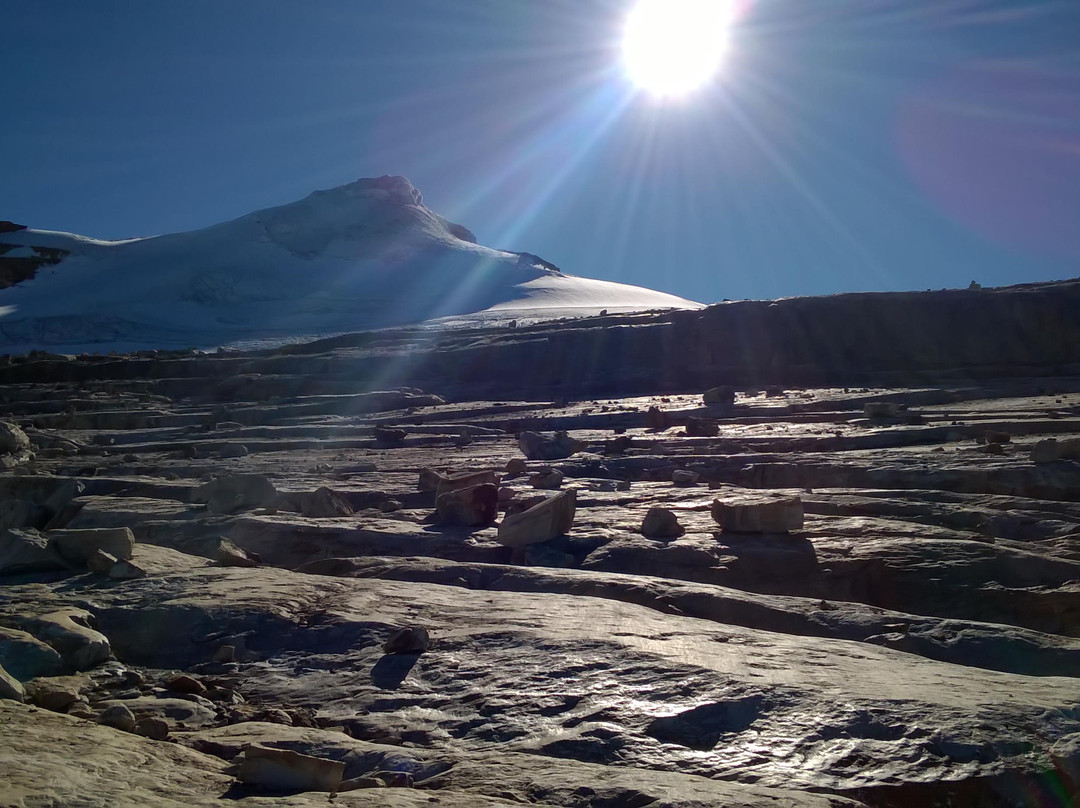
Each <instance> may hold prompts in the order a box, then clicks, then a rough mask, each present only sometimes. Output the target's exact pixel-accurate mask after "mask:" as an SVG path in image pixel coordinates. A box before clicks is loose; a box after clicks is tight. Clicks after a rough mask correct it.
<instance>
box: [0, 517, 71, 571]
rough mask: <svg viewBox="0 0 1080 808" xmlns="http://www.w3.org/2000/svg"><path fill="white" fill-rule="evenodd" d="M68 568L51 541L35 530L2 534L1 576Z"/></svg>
mask: <svg viewBox="0 0 1080 808" xmlns="http://www.w3.org/2000/svg"><path fill="white" fill-rule="evenodd" d="M67 568H68V565H67V564H66V563H65V562H64V560H63V559H62V558H61V557H60V555H59V554H58V553H57V552H56V550H55V549H54V548H53V547H52V546H51V545H50V543H49V540H48V539H47V538H45V536H43V535H42V534H40V533H39V532H38V531H36V530H34V529H33V528H23V529H8V530H4V531H2V532H0V575H13V574H18V573H24V572H47V571H49V570H62V569H67Z"/></svg>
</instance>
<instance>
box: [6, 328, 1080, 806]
mask: <svg viewBox="0 0 1080 808" xmlns="http://www.w3.org/2000/svg"><path fill="white" fill-rule="evenodd" d="M551 327H552V328H557V326H551ZM520 336H521V335H520V334H517V335H515V338H520ZM386 338H387V339H389V338H390V337H386ZM373 339H374V338H373ZM461 339H462V340H464V338H461ZM490 339H494V337H491V338H490ZM351 350H353V349H352V348H351V347H350V348H341V349H336V348H333V347H327V348H326V350H325V354H318V353H312V354H310V355H306V356H304V360H305V363H306V368H305V370H304V372H303V373H302V374H301V373H295V374H291V373H287V374H274V373H262V374H260V375H250V376H246V377H243V378H245V379H246V381H243V382H242V381H241V378H242V377H241V376H240V375H238V374H237V373H236V370H237V368H238V367H240V366H252V365H260V364H261V366H263V367H264V368H266V367H272V366H273V362H274V361H277V360H275V355H269V356H268V355H243V354H230V353H221V354H214V355H202V354H182V355H180V354H177V355H166V354H155V355H150V356H140V357H134V356H133V357H110V358H98V359H95V358H90V357H87V358H81V359H80V358H68V359H65V358H62V357H61V358H55V357H53V358H50V359H47V360H45V359H37V360H35V359H33V358H28V359H23V360H20V361H19V362H15V363H13V364H9V365H8V366H6V367H0V382H3V386H2V387H0V420H3V421H5V422H9V423H10V424H11V425H12V426H13V427H16V428H18V429H19V430H20V431H21V432H22V433H24V434H25V436H26V438H27V441H28V443H27V444H26V445H23V444H22V442H19V445H18V446H15V447H14V448H13V451H12V452H11V453H9V454H8V455H7V457H8V458H9V462H8V463H7V466H6V470H5V471H4V473H3V475H2V476H0V500H2V503H0V505H3V503H20V504H8V505H3V507H0V513H3V514H4V516H5V519H6V521H5V530H6V531H8V532H5V533H4V534H2V535H3V538H2V539H0V560H2V559H4V558H9V557H10V558H13V559H15V558H18V557H20V556H18V553H17V552H16V551H19V552H22V551H23V549H24V548H25V546H27V545H26V542H30V544H31V545H32V546H33V548H34V552H36V553H38V555H35V556H34V558H35V565H34V566H33V568H26V567H25V566H23V567H19V566H12V567H11V568H10V569H3V570H0V667H2V668H3V670H5V671H6V672H7V681H8V682H9V685H8V687H7V690H6V691H5V692H10V693H12V694H15V693H17V692H19V693H21V694H22V698H24V701H20V700H19V699H18V698H8V699H0V804H2V805H5V806H6V805H14V806H25V808H29V807H30V806H38V805H86V806H97V805H100V806H111V805H149V806H156V805H162V806H170V805H199V806H202V805H226V804H232V803H239V804H242V805H247V804H249V805H259V806H262V805H267V806H270V805H277V806H305V805H314V804H326V802H327V799H328V796H327V794H326V793H325V791H308V790H305V789H306V788H307V787H308V786H295V785H294V786H293V787H286V786H282V785H281V783H313V784H317V785H318V787H320V788H323V787H326V788H336V789H337V793H336V794H335V796H334V802H335V804H341V805H353V804H355V805H375V806H378V805H386V806H390V805H394V806H401V805H405V806H408V805H432V804H435V805H446V806H459V805H460V806H472V805H500V806H501V805H523V804H535V805H550V806H565V807H566V808H638V807H639V806H640V807H641V808H644V806H657V808H661V807H663V806H668V807H670V808H691V806H695V807H696V806H713V805H718V806H746V807H747V808H750V807H751V806H753V807H754V808H757V806H808V807H809V806H814V807H815V808H816V807H817V806H821V808H828V807H830V806H832V807H834V808H839V807H840V806H845V807H850V808H856V806H864V807H865V808H871V807H877V806H881V807H882V808H901V807H903V808H907V807H908V806H911V807H914V806H960V805H963V806H992V807H993V808H997V806H1003V807H1004V806H1026V805H1058V804H1063V805H1067V804H1069V802H1068V800H1069V799H1072V798H1073V797H1074V796H1075V794H1076V791H1077V785H1078V783H1077V772H1078V770H1080V759H1078V758H1077V753H1076V749H1077V748H1078V746H1080V745H1078V743H1077V740H1076V739H1077V738H1078V737H1080V461H1077V460H1074V459H1070V458H1069V457H1068V456H1063V455H1061V453H1059V456H1058V457H1057V458H1056V459H1051V460H1048V461H1046V462H1043V461H1044V460H1045V458H1044V457H1042V456H1039V457H1038V459H1039V461H1040V462H1035V461H1034V460H1033V457H1032V450H1033V449H1034V447H1035V446H1036V445H1037V444H1038V443H1039V442H1040V441H1044V440H1046V439H1049V438H1054V439H1056V440H1058V441H1059V443H1060V444H1062V445H1064V444H1066V442H1067V441H1069V440H1070V439H1073V438H1076V437H1077V436H1078V435H1080V379H1076V378H1072V377H1067V376H1060V377H1045V378H1038V379H1031V378H1019V377H1018V378H998V377H995V378H988V379H982V380H977V381H973V380H966V381H963V382H945V381H941V380H938V381H936V382H934V383H932V384H920V385H915V384H909V385H893V386H889V387H884V386H875V387H866V386H860V387H840V386H830V387H801V388H790V389H787V388H784V389H778V388H776V387H770V389H769V390H764V389H761V390H755V389H753V388H752V387H750V386H746V385H742V386H740V385H736V386H734V387H733V388H732V389H733V390H734V396H735V397H734V402H731V401H730V400H729V399H730V396H728V395H726V394H725V395H724V396H719V397H718V396H716V395H711V396H710V397H709V401H710V403H709V404H708V405H706V404H705V403H704V402H703V399H702V393H703V392H704V391H705V390H706V389H707V388H706V386H701V388H700V389H679V388H676V389H668V388H658V389H657V390H656V392H655V394H653V395H639V394H638V393H640V390H635V391H633V394H632V395H631V394H627V393H625V392H620V391H619V390H618V389H614V388H613V389H612V390H610V391H608V392H609V394H606V395H600V396H596V395H591V396H590V397H586V396H584V395H582V396H577V397H575V396H573V395H571V396H567V397H565V398H563V399H562V400H559V401H551V400H544V399H542V398H533V399H531V400H530V399H529V398H508V399H507V400H501V399H494V398H492V397H491V396H490V395H488V393H489V392H490V390H489V389H488V386H487V384H486V383H485V384H483V385H480V386H479V387H477V388H476V389H472V388H470V387H469V385H468V383H467V379H464V378H463V380H462V381H461V383H460V384H458V385H456V386H454V387H453V389H449V388H448V389H442V388H438V389H431V390H425V391H421V390H418V389H415V388H391V389H386V390H381V391H372V390H371V389H370V385H369V382H370V379H369V378H368V377H361V376H360V375H357V376H355V377H354V376H350V375H348V374H344V373H342V372H340V371H341V362H342V361H344V360H343V356H344V357H345V358H347V357H348V356H349V355H351V354H349V351H351ZM467 350H468V347H467V346H463V345H459V346H458V347H457V348H454V349H453V350H451V354H453V356H451V357H450V359H448V361H452V362H463V361H464V358H463V357H464V353H465V352H467ZM454 351H458V353H457V354H454ZM276 356H278V357H279V358H280V359H281V361H282V362H284V361H285V359H288V360H289V362H292V361H293V360H294V359H295V356H294V355H293V354H290V353H289V352H288V351H285V352H283V353H281V354H280V355H276ZM282 357H284V358H282ZM346 364H347V363H346ZM35 365H36V366H38V367H37V370H36V375H35V372H32V370H33V366H35ZM709 387H716V384H713V385H709ZM717 402H719V403H717ZM881 403H891V404H894V405H896V406H895V407H893V406H890V407H886V406H873V405H875V404H881ZM867 405H872V406H869V407H868V406H867ZM652 408H655V410H656V411H659V412H660V413H661V414H662V415H663V418H657V416H656V415H655V414H654V415H652V416H650V415H649V411H650V409H652ZM868 413H869V415H868ZM702 424H705V426H702ZM387 430H390V431H393V434H394V440H393V441H388V440H387V439H386V436H387V434H389V433H388V432H387ZM560 433H565V434H562V435H560ZM523 434H530V435H536V436H538V437H531V436H530V437H529V438H527V439H526V440H525V441H524V442H522V441H521V440H519V438H520V436H521V435H523ZM545 436H546V437H545ZM545 441H547V442H545ZM550 442H555V443H557V444H558V445H559V447H560V448H559V451H558V452H539V453H537V452H536V451H533V448H534V447H535V446H542V445H544V446H546V445H551V444H550ZM237 445H242V446H244V447H245V448H246V450H247V451H246V453H239V452H236V451H234V450H233V449H231V448H230V447H235V446H237ZM523 445H524V446H525V447H526V448H528V449H529V452H530V453H531V454H533V455H536V458H535V459H529V458H528V457H526V456H525V453H524V451H523V448H522V447H523ZM990 446H994V447H996V448H995V449H992V450H991V449H989V448H988V447H990ZM556 454H558V455H565V456H561V457H554V456H553V455H556ZM1066 455H1067V453H1066ZM510 461H514V462H513V463H511V462H510ZM508 464H509V468H510V471H507V469H508ZM553 472H558V474H559V475H561V485H560V486H559V487H558V488H553V489H551V490H547V489H543V488H537V487H534V485H533V484H531V483H530V478H533V479H535V478H536V475H551V476H554V475H553ZM676 472H685V473H682V474H676ZM466 473H468V474H473V475H478V476H477V477H475V478H471V477H468V478H467V477H460V476H458V475H462V474H466ZM459 479H464V480H473V479H478V480H481V481H482V482H481V483H480V484H479V485H480V486H481V487H483V486H486V487H487V488H485V489H484V492H483V493H484V498H483V503H482V504H483V506H484V508H485V509H491V510H493V511H494V513H495V519H494V520H490V519H487V518H486V516H485V519H483V520H479V519H478V520H466V519H459V520H452V519H445V518H443V519H440V518H439V516H438V514H437V508H436V499H437V495H438V493H439V490H438V489H439V484H440V481H441V484H442V490H443V495H444V496H445V495H447V488H448V483H447V481H451V480H459ZM492 480H494V481H495V482H494V483H493V482H492ZM489 488H490V489H491V490H488V489H489ZM459 490H460V491H464V492H466V494H462V495H461V496H462V497H463V498H464V499H465V500H468V501H469V502H472V499H476V497H477V496H479V495H478V494H477V495H475V496H474V494H475V491H474V489H472V488H468V487H466V488H461V489H459ZM469 491H474V494H469V493H468V492H469ZM470 497H471V498H472V499H469V498H470ZM557 497H558V498H563V500H566V499H569V500H571V501H573V502H574V503H575V504H574V508H573V509H570V510H569V511H567V512H566V513H562V515H561V516H560V518H559V519H552V518H547V517H545V516H544V514H545V513H547V511H549V510H551V508H552V507H553V504H546V503H549V501H550V500H551V499H553V498H557ZM717 503H720V505H719V506H718V505H717ZM770 503H771V504H773V505H775V504H776V503H782V504H783V507H784V508H785V509H786V510H784V511H783V512H777V513H776V514H770V513H769V512H768V511H767V509H768V508H769V507H770ZM556 504H557V503H556ZM746 505H750V506H751V507H752V508H754V509H755V510H753V514H752V516H748V517H746V518H745V519H742V518H740V519H736V520H730V519H729V520H728V521H727V522H726V523H725V524H721V521H719V520H720V518H721V517H720V516H718V514H724V513H727V512H728V511H725V506H726V507H733V506H740V507H742V506H746ZM536 508H539V510H536V511H534V510H533V509H536ZM654 509H664V512H665V513H669V514H670V515H671V517H673V518H674V519H675V520H677V522H676V524H677V526H678V528H679V529H678V530H674V529H672V530H666V531H654V530H651V529H649V530H645V531H644V532H643V522H644V521H645V518H646V516H647V515H648V514H649V513H650V511H653V510H654ZM757 509H766V510H760V511H759V510H757ZM485 513H487V510H485ZM530 513H532V514H533V515H532V517H531V518H532V520H533V521H534V522H535V521H537V520H538V519H539V520H541V521H543V522H544V524H543V525H542V527H543V528H544V530H548V529H549V528H550V527H551V525H552V524H556V525H557V526H558V527H559V530H558V531H557V532H558V533H560V534H561V535H556V536H555V537H554V538H548V536H547V534H544V533H542V532H539V531H538V532H537V533H535V534H530V538H535V539H538V540H533V541H529V542H524V541H521V542H518V541H513V542H507V541H506V538H507V529H502V531H501V532H500V528H501V525H502V524H503V523H504V521H505V520H506V519H507V518H510V519H511V523H510V524H511V526H513V525H514V524H522V523H525V522H527V521H528V519H526V517H527V516H528V515H529V514H530ZM567 513H570V517H569V521H566V520H567ZM654 513H655V512H654ZM748 513H749V512H748ZM538 514H539V516H537V515H538ZM508 515H509V516H508ZM796 516H798V517H800V518H796ZM469 521H476V522H479V523H478V524H472V525H470V524H462V522H469ZM567 524H568V525H569V529H565V525H567ZM770 526H771V527H770ZM117 528H124V529H127V530H130V535H131V536H133V537H134V540H135V544H134V550H133V552H132V553H131V558H130V561H129V563H130V565H132V567H133V568H135V569H138V570H141V571H143V572H145V575H144V576H141V577H133V578H116V577H110V574H109V572H108V570H107V569H106V568H105V567H101V566H100V565H97V566H98V568H99V569H98V571H94V569H91V568H89V567H88V566H87V565H88V563H89V559H86V560H83V559H82V556H80V555H79V554H72V553H67V554H66V555H65V554H61V553H52V554H51V555H50V554H48V553H46V550H47V549H48V548H53V547H57V546H59V545H64V546H67V545H71V544H73V543H79V542H86V541H90V540H91V539H93V538H94V537H101V536H106V535H116V534H103V533H94V534H91V533H79V532H78V531H85V530H101V529H117ZM768 529H777V530H780V529H782V530H783V532H773V533H769V532H762V530H768ZM123 535H124V536H126V535H127V534H126V533H124V534H123ZM500 537H501V538H502V539H503V540H502V541H500ZM19 542H22V544H20V543H19ZM65 543H66V544H65ZM80 546H81V545H80ZM4 553H8V554H7V555H5V554H4ZM84 555H85V554H84ZM13 563H14V562H13ZM102 570H105V571H102ZM402 629H406V631H404V632H402V631H401V630H402ZM393 637H397V638H399V639H398V640H394V641H391V642H390V643H389V644H388V641H390V640H391V638H393ZM402 637H404V638H408V642H406V641H404V640H401V639H400V638H402ZM395 643H396V644H395ZM388 651H389V652H388ZM119 708H123V710H121V709H119ZM124 710H126V711H127V712H126V713H124V712H123V711H124ZM107 712H108V716H113V717H115V716H116V715H119V714H123V715H124V716H127V718H126V719H125V721H123V722H121V721H114V720H113V719H112V718H110V717H108V716H107V717H106V721H105V722H104V723H103V722H102V721H101V720H100V719H101V716H102V715H103V714H105V713H107ZM128 714H130V715H129V716H128ZM267 749H269V750H271V751H270V752H266V751H265V750H267ZM274 750H277V751H274ZM285 752H288V753H290V754H284V753H285ZM292 753H295V754H292ZM312 758H315V759H317V760H315V761H314V762H313V761H311V759H312ZM256 760H257V761H259V762H258V763H257V764H256V763H253V762H250V761H256ZM245 761H249V762H248V763H245ZM300 770H302V771H301V774H297V771H300ZM245 772H246V773H247V774H244V773H245ZM251 772H256V773H255V774H252V773H251ZM327 772H329V773H330V774H332V777H330V778H329V779H327V776H326V773H327ZM238 775H242V776H238ZM303 777H307V778H308V779H303ZM283 778H284V779H283ZM288 778H294V779H288ZM295 778H300V779H295ZM275 783H276V784H278V785H274V784H275ZM327 783H330V785H327ZM311 787H315V786H314V785H312V786H311ZM1055 800H1056V802H1055Z"/></svg>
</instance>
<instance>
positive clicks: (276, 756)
mask: <svg viewBox="0 0 1080 808" xmlns="http://www.w3.org/2000/svg"><path fill="white" fill-rule="evenodd" d="M344 773H345V764H344V763H342V762H340V761H336V760H326V759H325V758H318V757H314V756H312V755H302V754H300V753H299V752H293V751H292V750H289V749H272V748H270V747H266V746H262V745H260V744H252V745H251V746H249V747H247V748H246V749H245V750H244V757H243V759H242V760H241V762H240V766H239V768H238V769H237V772H236V776H237V778H238V779H239V780H240V781H241V782H244V783H250V784H251V785H254V786H261V787H262V788H267V789H272V790H283V791H329V792H331V793H333V792H336V791H337V790H338V787H339V786H340V785H341V778H342V775H343V774H344Z"/></svg>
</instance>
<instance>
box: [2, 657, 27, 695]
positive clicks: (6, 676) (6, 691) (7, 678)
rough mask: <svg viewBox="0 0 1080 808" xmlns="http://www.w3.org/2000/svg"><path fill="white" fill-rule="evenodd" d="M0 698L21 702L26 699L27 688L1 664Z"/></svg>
mask: <svg viewBox="0 0 1080 808" xmlns="http://www.w3.org/2000/svg"><path fill="white" fill-rule="evenodd" d="M0 699H11V700H12V701H17V702H19V703H20V704H21V703H22V702H24V701H26V688H24V687H23V685H22V682H20V681H19V680H18V679H16V678H15V677H14V676H12V675H11V674H10V673H8V672H7V671H6V670H4V668H3V666H2V665H0Z"/></svg>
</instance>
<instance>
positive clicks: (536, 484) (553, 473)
mask: <svg viewBox="0 0 1080 808" xmlns="http://www.w3.org/2000/svg"><path fill="white" fill-rule="evenodd" d="M562 484H563V473H562V472H561V471H559V470H558V469H544V470H543V471H538V472H536V473H535V474H530V475H529V485H531V486H532V487H533V488H540V489H542V490H545V491H556V490H558V489H559V488H562Z"/></svg>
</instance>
